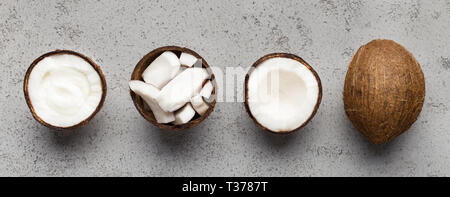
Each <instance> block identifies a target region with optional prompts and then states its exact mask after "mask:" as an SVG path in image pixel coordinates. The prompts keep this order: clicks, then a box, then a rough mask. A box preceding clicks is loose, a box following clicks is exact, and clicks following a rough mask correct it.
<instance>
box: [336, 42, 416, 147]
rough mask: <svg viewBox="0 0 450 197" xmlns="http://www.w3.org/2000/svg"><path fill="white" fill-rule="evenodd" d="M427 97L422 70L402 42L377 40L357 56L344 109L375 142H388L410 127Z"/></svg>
mask: <svg viewBox="0 0 450 197" xmlns="http://www.w3.org/2000/svg"><path fill="white" fill-rule="evenodd" d="M424 100H425V79H424V75H423V72H422V69H421V68H420V65H419V63H418V62H417V61H416V59H415V58H414V57H413V55H412V54H411V53H410V52H409V51H408V50H406V49H405V48H404V47H403V46H401V45H400V44H397V43H396V42H394V41H392V40H381V39H379V40H373V41H371V42H369V43H368V44H366V45H364V46H361V48H359V50H358V52H356V54H355V55H354V56H353V59H352V61H351V62H350V65H349V68H348V71H347V76H346V78H345V87H344V108H345V112H346V114H347V116H348V118H349V119H350V121H351V122H352V123H353V125H354V126H355V127H356V129H357V130H358V131H359V132H361V133H362V134H363V135H364V136H366V137H367V138H368V139H369V140H370V141H371V142H372V143H374V144H382V143H386V142H388V141H390V140H392V139H394V138H395V137H397V136H399V135H400V134H402V133H403V132H405V131H406V130H408V129H409V128H410V127H411V125H412V124H413V123H414V122H415V121H416V120H417V117H418V116H419V114H420V112H421V111H422V106H423V103H424Z"/></svg>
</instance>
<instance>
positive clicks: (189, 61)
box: [180, 53, 198, 68]
mask: <svg viewBox="0 0 450 197" xmlns="http://www.w3.org/2000/svg"><path fill="white" fill-rule="evenodd" d="M197 60H198V59H197V58H196V57H195V56H193V55H191V54H189V53H181V55H180V64H181V65H182V66H185V67H189V68H190V67H192V66H193V65H194V64H195V62H197Z"/></svg>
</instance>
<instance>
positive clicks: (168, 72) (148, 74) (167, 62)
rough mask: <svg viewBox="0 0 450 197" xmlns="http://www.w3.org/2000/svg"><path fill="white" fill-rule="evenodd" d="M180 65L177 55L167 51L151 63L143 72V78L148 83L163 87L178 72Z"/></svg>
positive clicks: (159, 87)
mask: <svg viewBox="0 0 450 197" xmlns="http://www.w3.org/2000/svg"><path fill="white" fill-rule="evenodd" d="M180 65H181V64H180V60H179V59H178V57H177V55H175V53H173V52H170V51H166V52H164V53H162V54H161V55H160V56H158V57H157V58H156V59H155V60H153V62H152V63H150V65H149V66H148V67H147V68H146V69H145V70H144V72H143V73H142V78H143V79H144V81H145V82H146V83H149V84H152V85H153V86H155V87H156V88H158V89H161V88H162V87H164V86H165V85H166V84H167V83H168V82H169V81H170V80H172V78H174V77H175V76H176V75H177V74H178V71H179V70H180Z"/></svg>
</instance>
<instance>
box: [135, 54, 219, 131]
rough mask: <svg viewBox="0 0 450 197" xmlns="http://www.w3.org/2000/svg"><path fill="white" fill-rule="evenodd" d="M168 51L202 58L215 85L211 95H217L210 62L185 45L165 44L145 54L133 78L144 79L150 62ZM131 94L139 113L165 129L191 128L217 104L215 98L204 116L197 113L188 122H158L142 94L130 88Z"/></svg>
mask: <svg viewBox="0 0 450 197" xmlns="http://www.w3.org/2000/svg"><path fill="white" fill-rule="evenodd" d="M166 51H171V52H173V53H175V54H176V55H177V56H178V57H179V56H180V55H181V53H183V52H185V53H189V54H191V55H193V56H195V57H197V58H198V59H201V60H202V67H203V68H205V69H206V70H207V71H208V73H209V75H210V78H211V79H210V80H211V82H212V84H213V86H214V88H213V92H212V93H211V97H213V96H214V98H215V95H216V91H217V83H216V80H215V77H214V73H213V72H212V70H211V67H210V66H209V65H208V63H207V62H206V61H205V60H204V59H203V58H202V57H201V56H200V55H199V54H197V53H196V52H195V51H192V50H190V49H188V48H184V47H178V46H165V47H161V48H157V49H155V50H153V51H151V52H150V53H148V54H147V55H145V56H144V57H143V58H142V59H141V60H140V61H139V63H138V64H137V65H136V67H135V68H134V70H133V73H132V74H131V80H141V81H143V79H142V73H143V72H144V70H145V69H146V68H147V67H148V66H149V65H150V63H152V62H153V60H155V59H156V58H157V57H159V56H160V55H161V54H162V53H164V52H166ZM130 95H131V99H132V100H133V103H134V106H135V107H136V109H137V110H138V111H139V113H140V114H141V115H142V116H143V117H144V118H145V119H146V120H147V121H149V122H150V123H152V124H153V125H155V126H157V127H159V128H161V129H164V130H186V129H190V128H193V127H195V126H197V125H198V124H200V123H201V122H202V121H203V120H205V119H206V118H207V117H208V116H209V114H211V112H212V111H214V107H215V105H216V99H214V100H213V101H211V102H209V103H208V104H209V106H210V107H209V109H208V110H207V111H206V112H205V114H203V115H202V116H199V115H195V116H194V118H193V119H192V120H191V121H189V122H188V123H186V124H182V125H175V124H171V123H169V124H162V123H158V122H157V121H156V119H155V116H154V115H153V113H152V111H151V110H150V109H149V108H148V107H146V105H147V104H146V103H145V102H144V101H143V100H142V98H141V97H140V96H137V95H136V94H135V93H134V92H133V91H131V90H130Z"/></svg>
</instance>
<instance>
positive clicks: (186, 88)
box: [130, 46, 217, 130]
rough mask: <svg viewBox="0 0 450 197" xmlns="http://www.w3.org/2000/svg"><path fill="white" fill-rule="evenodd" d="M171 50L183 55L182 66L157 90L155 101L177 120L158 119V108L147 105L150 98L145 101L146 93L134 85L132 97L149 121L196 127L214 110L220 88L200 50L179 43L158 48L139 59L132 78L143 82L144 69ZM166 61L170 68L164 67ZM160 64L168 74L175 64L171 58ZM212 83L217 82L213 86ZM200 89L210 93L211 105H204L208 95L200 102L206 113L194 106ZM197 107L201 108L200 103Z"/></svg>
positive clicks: (172, 127) (171, 127)
mask: <svg viewBox="0 0 450 197" xmlns="http://www.w3.org/2000/svg"><path fill="white" fill-rule="evenodd" d="M167 52H170V53H173V54H175V55H176V56H177V57H178V58H179V61H180V67H179V69H178V70H177V74H176V75H175V76H174V77H169V78H171V79H170V80H169V81H168V82H167V84H166V85H164V86H163V87H162V88H158V89H159V90H160V91H159V92H157V91H153V93H152V98H151V101H152V102H153V103H156V104H157V105H158V106H159V108H160V110H161V111H160V112H165V113H167V114H174V116H175V120H174V121H172V122H168V123H163V122H161V121H158V120H157V116H158V112H156V113H155V111H154V110H151V109H149V107H148V106H147V105H145V104H146V103H148V102H147V101H145V99H144V96H142V95H139V94H137V93H136V92H134V91H133V90H132V89H130V95H131V98H132V100H133V102H134V105H135V107H136V109H137V110H138V112H139V113H140V114H141V115H142V116H143V117H144V118H145V119H146V120H147V121H149V122H150V123H152V124H153V125H155V126H157V127H159V128H161V129H164V130H186V129H189V128H193V127H195V126H197V125H198V124H200V123H201V122H202V121H203V120H205V119H206V118H207V117H208V116H209V114H211V112H212V111H213V110H214V107H215V104H216V100H215V98H216V92H217V91H216V90H217V83H216V81H215V76H214V73H213V72H212V70H211V69H210V67H209V65H208V63H207V62H206V61H205V60H204V59H203V58H202V57H201V56H200V55H199V54H197V53H196V52H194V51H192V50H190V49H188V48H184V47H178V46H166V47H161V48H157V49H155V50H153V51H151V52H150V53H148V54H147V55H145V56H144V57H143V58H142V59H141V60H140V61H139V63H138V64H137V65H136V67H135V68H134V70H133V73H132V74H131V80H132V81H133V80H138V81H141V82H140V83H141V84H142V83H143V82H142V81H144V79H143V78H144V75H143V73H144V71H145V70H147V69H148V67H149V66H150V65H151V64H152V63H153V62H154V61H156V59H157V58H158V57H160V56H161V55H162V54H164V53H166V54H167ZM171 62H176V61H171ZM163 65H165V67H169V68H163V67H162V66H163ZM160 66H161V67H160V69H161V70H165V73H166V74H165V75H168V74H170V73H172V72H166V71H169V70H172V66H173V64H170V62H169V61H166V63H162V64H160ZM173 70H176V69H173ZM152 72H153V71H152ZM152 72H150V71H148V73H146V74H149V75H153V73H152ZM208 81H210V83H208V85H206V84H207V82H208ZM147 85H149V84H147ZM210 85H212V86H213V87H212V90H211V87H210ZM135 90H136V89H135ZM201 92H202V93H201ZM200 93H201V94H203V95H207V96H209V97H210V99H208V103H206V104H207V108H206V107H205V106H203V102H204V99H202V100H201V101H202V102H199V106H200V107H202V109H200V110H199V111H200V112H202V114H200V113H198V112H196V110H195V108H194V106H193V105H192V104H191V103H190V102H191V98H192V97H194V96H196V95H200ZM147 95H149V94H147ZM197 109H199V108H198V106H197ZM203 109H206V110H203ZM171 119H172V118H171ZM171 119H169V120H171Z"/></svg>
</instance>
